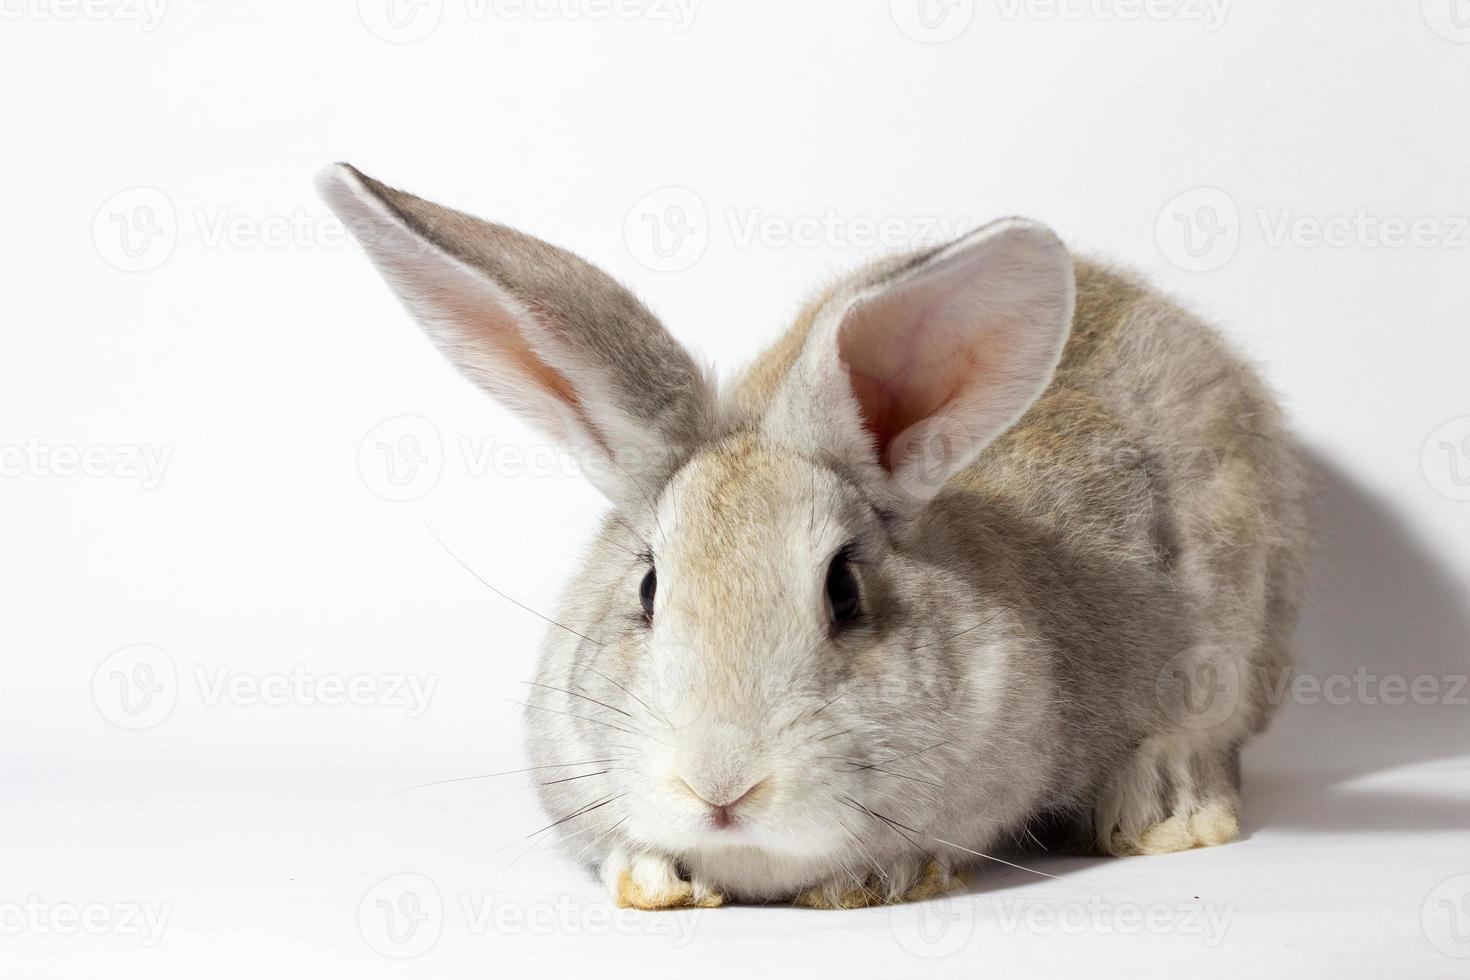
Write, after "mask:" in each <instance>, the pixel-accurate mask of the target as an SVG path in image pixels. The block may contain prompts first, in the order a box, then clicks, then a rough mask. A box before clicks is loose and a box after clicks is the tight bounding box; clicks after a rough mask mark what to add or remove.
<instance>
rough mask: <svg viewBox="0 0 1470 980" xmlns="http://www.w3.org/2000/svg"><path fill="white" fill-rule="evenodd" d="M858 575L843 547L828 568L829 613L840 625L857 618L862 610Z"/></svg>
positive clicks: (834, 621) (835, 622) (833, 620)
mask: <svg viewBox="0 0 1470 980" xmlns="http://www.w3.org/2000/svg"><path fill="white" fill-rule="evenodd" d="M860 597H861V596H860V593H859V591H858V582H857V576H855V575H853V573H852V559H851V558H850V557H849V555H848V553H847V549H845V548H844V549H843V550H842V551H839V552H838V553H837V557H835V558H833V559H832V564H831V565H830V566H829V567H828V568H827V614H828V616H830V617H831V619H832V622H833V623H834V624H836V625H838V626H840V625H842V624H843V623H847V622H850V621H851V620H853V619H856V618H857V615H858V612H859V611H860V603H859V601H858V600H859V598H860Z"/></svg>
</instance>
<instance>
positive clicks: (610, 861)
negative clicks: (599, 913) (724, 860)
mask: <svg viewBox="0 0 1470 980" xmlns="http://www.w3.org/2000/svg"><path fill="white" fill-rule="evenodd" d="M602 880H603V882H604V883H605V884H606V885H607V887H608V890H609V891H610V892H611V893H612V897H613V901H614V902H616V903H617V904H618V907H619V908H625V909H642V910H644V911H646V912H657V911H662V910H665V909H713V908H719V907H720V906H721V905H724V904H725V896H724V895H723V894H722V893H720V892H719V891H717V890H715V889H713V888H709V887H706V886H705V885H704V884H703V883H702V882H699V881H687V880H685V879H684V878H681V877H680V876H679V869H678V867H677V866H676V865H675V864H674V862H673V861H671V860H670V859H669V858H666V857H663V856H662V855H659V854H628V853H626V852H624V851H622V850H618V851H615V852H614V853H613V854H611V855H610V856H609V857H608V858H607V861H606V863H605V864H604V865H603V867H602Z"/></svg>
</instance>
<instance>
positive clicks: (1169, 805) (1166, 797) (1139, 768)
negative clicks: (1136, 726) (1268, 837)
mask: <svg viewBox="0 0 1470 980" xmlns="http://www.w3.org/2000/svg"><path fill="white" fill-rule="evenodd" d="M1239 780H1240V769H1239V764H1238V761H1237V754H1236V750H1235V749H1234V748H1233V747H1227V748H1221V747H1219V746H1217V745H1213V744H1211V743H1210V742H1209V741H1208V740H1207V738H1206V737H1204V736H1202V735H1200V734H1199V733H1189V734H1188V735H1178V734H1175V735H1156V736H1154V737H1152V738H1149V739H1146V740H1145V741H1144V742H1143V744H1142V745H1141V746H1139V748H1138V750H1137V751H1136V752H1135V753H1134V755H1133V757H1132V758H1131V759H1130V760H1129V761H1128V763H1127V764H1126V765H1124V766H1123V767H1121V768H1120V769H1119V771H1118V772H1117V773H1115V774H1114V775H1113V777H1112V779H1111V780H1110V781H1109V782H1108V785H1107V786H1106V787H1105V789H1104V790H1103V792H1102V794H1101V796H1100V798H1099V801H1098V805H1097V810H1096V813H1095V816H1094V820H1095V831H1096V836H1097V843H1098V847H1099V848H1101V849H1102V850H1103V851H1104V852H1106V853H1109V854H1170V853H1172V852H1174V851H1187V850H1189V849H1190V848H1194V847H1213V846H1214V845H1216V844H1226V843H1229V842H1230V841H1232V840H1234V839H1235V838H1236V836H1238V835H1239V833H1240V817H1239V811H1240V804H1239V795H1238V786H1239Z"/></svg>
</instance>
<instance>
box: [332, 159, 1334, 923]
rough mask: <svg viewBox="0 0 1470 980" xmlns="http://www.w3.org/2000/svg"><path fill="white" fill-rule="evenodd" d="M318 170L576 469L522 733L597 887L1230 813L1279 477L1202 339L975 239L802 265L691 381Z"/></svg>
mask: <svg viewBox="0 0 1470 980" xmlns="http://www.w3.org/2000/svg"><path fill="white" fill-rule="evenodd" d="M323 185H324V186H323V190H324V193H325V194H326V195H327V197H328V200H329V201H332V202H333V203H334V207H337V209H338V210H339V213H344V214H345V215H352V216H355V217H356V218H357V219H358V220H359V221H364V222H368V223H369V224H374V223H375V224H374V226H375V227H376V228H377V230H378V231H379V232H382V231H383V229H387V230H388V231H389V232H395V233H400V234H401V235H402V236H403V241H402V242H400V243H398V244H397V245H395V244H393V242H392V235H391V234H389V235H383V234H379V235H378V236H377V238H376V239H375V240H374V241H373V242H371V243H370V242H369V240H368V239H367V238H364V239H363V240H364V244H365V245H366V246H368V248H369V252H370V254H372V255H373V257H374V259H375V261H377V262H378V264H379V266H380V267H381V268H382V269H383V271H384V272H385V274H386V275H387V276H388V278H389V280H390V282H393V283H394V284H395V286H396V287H397V288H398V289H399V292H400V294H401V295H403V296H404V299H405V302H407V303H408V304H409V306H410V308H411V309H413V310H414V312H415V313H416V314H418V316H419V318H420V319H421V320H422V321H423V322H424V323H425V326H426V327H427V328H428V329H429V332H430V333H431V335H434V336H435V337H436V339H439V340H440V342H441V344H443V345H444V346H445V347H446V349H447V350H449V351H450V354H451V357H453V358H454V359H455V360H456V362H457V363H459V364H460V366H461V368H462V369H463V370H465V373H466V374H468V375H469V376H470V377H472V378H474V379H475V380H477V381H479V382H480V383H481V384H482V385H484V386H485V387H486V388H488V389H489V390H490V391H491V392H492V393H493V394H497V395H498V396H499V397H501V398H502V400H505V401H507V402H508V403H510V404H512V405H513V406H514V407H518V408H520V409H521V410H522V411H523V412H524V413H526V414H528V415H530V416H531V417H533V418H537V419H538V420H540V421H542V422H543V425H544V426H545V427H546V428H547V429H548V431H552V432H553V433H554V434H555V435H556V436H557V438H558V439H559V441H560V442H561V443H562V444H563V445H567V446H569V447H570V448H571V449H572V450H573V451H574V452H577V453H578V454H579V458H580V459H583V460H584V461H589V460H590V461H591V462H594V463H601V464H603V465H602V466H601V467H600V469H599V468H598V467H597V466H589V467H588V468H589V469H595V470H598V471H599V473H600V476H594V477H593V479H594V482H597V483H598V485H599V486H602V487H603V488H604V489H606V490H608V493H609V496H610V498H612V500H613V502H614V510H613V512H612V513H611V514H610V515H609V517H608V518H607V520H606V521H605V523H604V524H603V526H602V529H601V531H600V532H599V534H598V536H597V538H596V540H595V541H594V542H593V543H592V546H591V548H590V551H589V553H588V554H587V555H586V556H585V558H584V559H583V561H582V564H581V567H580V570H579V571H578V572H577V573H576V574H575V576H574V577H573V578H572V581H571V583H570V585H569V587H568V588H567V590H566V592H565V594H564V596H563V598H562V600H561V603H560V605H559V608H558V609H557V611H556V612H555V614H554V616H553V618H554V620H555V622H556V624H557V625H555V626H553V627H551V628H550V629H549V631H548V634H547V638H546V642H545V646H544V649H543V651H542V655H541V660H540V664H539V668H538V673H537V686H536V687H535V688H534V689H533V690H534V692H535V693H534V695H533V697H532V699H531V701H530V707H529V709H528V711H527V715H526V724H527V729H528V735H529V748H530V752H531V756H532V763H533V765H534V766H536V767H538V768H537V769H536V770H534V773H533V774H534V775H535V776H536V782H537V783H538V787H537V788H538V792H539V795H540V798H541V801H542V803H543V806H544V808H545V810H546V812H547V814H548V817H549V819H551V820H555V821H557V823H556V824H555V825H554V827H553V828H552V829H550V830H548V831H547V832H548V833H554V834H557V835H559V836H560V837H561V838H562V839H563V841H564V843H565V845H566V847H567V849H568V852H569V853H570V854H572V855H573V856H574V857H576V858H577V859H578V860H581V861H585V862H587V863H589V864H590V865H592V866H594V867H595V868H596V869H597V870H598V872H599V873H600V875H601V876H602V878H603V880H604V881H605V882H606V884H607V886H608V888H609V889H610V891H611V893H612V894H613V895H614V897H615V898H616V899H617V901H618V902H619V903H621V904H624V905H629V906H636V907H640V908H650V909H652V908H672V907H683V906H713V905H718V904H721V903H722V902H724V901H726V900H732V899H736V900H754V901H767V900H789V901H795V902H798V903H801V904H805V905H810V906H815V907H822V908H848V907H855V906H862V905H870V904H876V903H883V902H893V901H901V900H906V899H915V898H923V897H927V896H930V895H934V894H938V893H940V892H942V891H944V890H945V889H947V888H949V887H951V886H952V885H953V884H954V882H955V881H956V876H957V874H958V873H959V872H960V871H962V870H963V869H966V868H969V867H972V866H974V865H977V864H983V863H985V860H986V858H985V856H986V855H990V854H992V853H993V850H994V849H995V848H997V847H1004V846H1006V845H1009V844H1012V843H1015V842H1016V841H1018V840H1019V839H1020V837H1021V836H1022V835H1023V834H1024V833H1025V832H1026V831H1027V828H1028V827H1030V826H1032V825H1033V824H1034V823H1035V822H1036V821H1038V820H1048V821H1063V822H1068V823H1072V824H1076V825H1080V826H1085V827H1086V828H1087V832H1088V836H1089V839H1090V840H1091V841H1092V842H1093V843H1095V845H1096V846H1097V847H1098V848H1100V849H1101V850H1103V851H1106V852H1109V853H1114V854H1144V853H1161V852H1167V851H1175V850H1182V849H1186V848H1190V847H1195V846H1201V845H1211V844H1220V843H1224V842H1226V841H1229V840H1231V839H1233V838H1234V837H1235V836H1236V834H1237V832H1238V826H1239V793H1238V790H1239V779H1240V776H1239V752H1240V747H1241V745H1242V743H1243V742H1244V741H1245V740H1246V739H1247V738H1248V737H1249V736H1250V735H1251V734H1252V733H1255V732H1258V731H1260V730H1261V728H1262V727H1263V726H1264V725H1265V724H1266V722H1267V720H1268V717H1269V715H1270V712H1271V708H1272V697H1271V692H1272V690H1273V682H1274V681H1275V680H1276V679H1277V678H1279V677H1280V676H1281V672H1282V671H1283V670H1285V669H1286V668H1287V666H1288V664H1289V662H1290V650H1291V634H1292V631H1293V628H1294V622H1295V618H1296V614H1297V607H1298V601H1299V593H1300V588H1301V579H1302V575H1303V565H1304V560H1305V552H1306V544H1307V514H1306V512H1307V489H1306V482H1305V480H1304V477H1303V472H1302V467H1301V464H1300V462H1299V459H1298V456H1297V453H1296V450H1295V448H1294V444H1293V441H1292V439H1291V437H1290V435H1289V434H1288V432H1287V431H1286V428H1285V426H1284V423H1283V421H1282V418H1281V415H1280V413H1279V411H1278V409H1277V407H1276V406H1275V403H1274V402H1273V400H1272V398H1271V397H1270V395H1269V394H1268V393H1267V392H1266V390H1265V389H1264V387H1263V385H1262V384H1261V382H1260V381H1259V379H1258V378H1257V376H1256V374H1255V373H1254V372H1253V371H1252V370H1251V368H1250V367H1248V366H1247V365H1246V364H1245V363H1244V362H1243V361H1242V360H1241V359H1240V358H1238V357H1237V356H1236V355H1235V354H1234V353H1233V352H1231V351H1230V350H1229V349H1228V348H1227V346H1226V345H1225V343H1224V342H1223V341H1222V339H1221V338H1220V337H1219V336H1218V334H1217V333H1216V332H1215V331H1213V330H1212V329H1211V328H1209V327H1207V326H1206V325H1204V324H1202V323H1201V322H1200V321H1199V320H1197V319H1196V318H1194V317H1193V316H1191V315H1190V314H1188V313H1187V312H1185V311H1183V310H1182V309H1180V308H1179V307H1178V306H1176V305H1174V304H1173V303H1172V302H1170V301H1169V300H1167V299H1165V298H1162V297H1161V296H1159V295H1158V294H1156V293H1154V292H1152V291H1151V290H1150V289H1149V288H1147V287H1146V286H1145V285H1143V284H1141V283H1140V282H1139V281H1137V280H1135V279H1134V278H1132V277H1130V276H1128V275H1125V274H1122V273H1119V272H1116V271H1113V270H1110V269H1108V268H1106V267H1104V266H1102V265H1099V264H1096V263H1093V262H1089V261H1075V262H1074V261H1073V260H1072V259H1071V257H1070V256H1069V255H1067V253H1066V251H1065V249H1063V248H1062V247H1061V246H1060V243H1059V242H1057V241H1056V239H1055V236H1052V235H1051V234H1050V233H1049V232H1047V231H1046V230H1045V229H1043V228H1041V227H1040V226H1036V225H1033V224H1031V223H1028V222H1008V223H1000V224H998V225H995V226H990V227H989V228H988V229H982V230H981V231H980V232H978V233H976V234H975V235H973V236H970V237H968V238H967V239H965V240H962V241H961V242H958V243H956V244H954V245H951V246H947V247H946V248H943V249H931V250H926V251H924V252H920V253H915V254H913V255H908V256H901V257H894V258H890V259H886V260H883V261H881V262H878V263H875V264H874V265H872V266H869V267H868V268H865V269H863V270H860V271H858V272H857V273H855V274H853V275H852V276H850V277H848V278H846V279H844V280H842V281H840V282H838V283H836V284H835V285H833V286H832V287H831V288H830V289H828V290H827V291H825V292H824V293H823V294H822V295H821V296H819V297H818V298H817V299H816V300H815V301H813V302H812V303H811V304H810V305H809V306H808V308H807V309H806V310H805V311H804V312H803V313H802V314H801V316H799V317H798V319H797V321H796V323H795V324H794V325H793V326H792V327H791V328H790V330H789V331H788V332H787V333H786V334H785V335H784V336H783V337H782V338H781V339H780V340H778V341H777V343H775V344H774V345H773V346H772V347H771V348H770V349H769V350H768V351H767V352H765V353H764V354H763V355H762V356H761V357H760V358H758V359H757V360H756V361H755V362H754V363H753V364H752V365H751V366H750V367H749V368H747V369H746V370H745V372H744V373H743V374H742V375H741V376H740V377H739V379H738V380H737V381H736V382H735V383H734V384H733V385H731V386H729V387H728V388H727V389H725V390H720V389H719V387H718V386H717V385H715V384H714V383H713V382H712V381H711V380H710V379H709V377H708V375H707V374H706V373H705V372H704V371H703V370H701V369H700V368H698V367H697V366H696V365H695V364H694V362H693V361H692V359H689V358H688V357H687V355H684V354H683V353H682V349H681V348H678V347H677V345H672V342H671V341H670V340H669V339H668V336H667V334H665V333H664V332H663V329H662V327H661V326H659V325H658V324H657V321H656V320H654V319H653V318H652V315H651V314H649V313H647V311H646V309H645V308H643V307H642V306H641V304H639V303H637V301H636V300H633V299H632V298H631V295H630V294H628V293H626V291H624V290H622V288H621V287H619V286H617V285H616V284H614V283H612V282H611V280H608V279H606V277H603V276H601V274H600V273H597V272H596V271H595V270H592V269H591V267H590V266H586V265H585V263H582V262H581V260H579V259H575V257H572V256H570V255H569V253H564V252H561V251H560V250H557V249H552V248H551V247H550V246H545V245H544V244H543V243H539V242H536V241H535V240H534V239H528V238H527V237H526V236H523V235H521V234H520V233H518V232H512V231H510V230H509V229H503V228H501V227H500V226H494V225H489V224H487V223H484V222H478V221H477V220H476V219H471V218H468V217H467V216H463V215H460V214H458V212H450V211H448V210H447V209H442V208H439V207H438V206H437V205H431V204H428V202H424V201H421V200H419V199H417V198H414V197H412V196H411V195H406V194H403V193H402V192H398V191H394V190H392V189H391V188H386V187H384V186H383V185H380V184H377V183H376V182H374V181H371V179H370V178H365V177H363V176H362V175H360V174H357V173H356V172H355V171H350V170H346V169H339V170H337V171H335V172H333V174H332V175H331V176H329V177H324V180H323ZM359 237H362V236H361V235H360V236H359ZM385 240H386V241H387V242H388V244H386V245H385V244H383V242H384V241H385ZM409 244H412V246H413V248H415V249H417V251H413V252H411V250H410V249H409ZM528 270H530V271H528ZM548 270H549V271H548ZM528 281H529V282H530V284H529V285H528V284H527V283H528ZM466 290H469V292H468V293H467V292H466ZM558 291H560V292H558ZM449 293H452V294H454V295H456V296H458V297H463V296H466V295H472V296H473V300H472V301H471V300H466V299H463V298H460V299H456V300H455V302H453V303H449V304H446V303H445V302H444V301H443V300H442V298H440V297H442V296H443V295H445V294H449ZM467 309H468V312H467ZM486 323H492V324H493V326H492V327H491V328H487V327H486V326H485V324H486ZM506 324H508V326H506ZM507 331H508V333H507ZM487 334H488V339H487ZM506 336H510V337H512V338H513V342H512V341H507V340H505V339H504V338H505V337H506ZM650 351H654V352H656V354H657V356H650V354H649V352H650ZM507 364H511V365H512V366H513V369H506V368H505V365H507ZM507 370H509V373H508V374H507V373H505V372H506V371H507ZM497 372H499V373H497ZM630 444H637V448H639V449H640V450H642V451H643V452H642V455H631V454H628V455H625V454H620V453H619V452H618V451H617V450H618V449H620V448H621V447H623V446H626V445H630ZM630 460H631V461H632V462H630Z"/></svg>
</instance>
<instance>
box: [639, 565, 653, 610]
mask: <svg viewBox="0 0 1470 980" xmlns="http://www.w3.org/2000/svg"><path fill="white" fill-rule="evenodd" d="M657 591H658V572H656V571H655V570H654V569H652V568H650V569H649V570H648V574H647V575H645V576H643V584H641V585H639V586H638V598H639V600H641V601H642V603H643V615H644V616H645V617H647V618H648V619H653V595H654V593H655V592H657Z"/></svg>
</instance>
